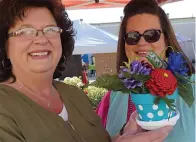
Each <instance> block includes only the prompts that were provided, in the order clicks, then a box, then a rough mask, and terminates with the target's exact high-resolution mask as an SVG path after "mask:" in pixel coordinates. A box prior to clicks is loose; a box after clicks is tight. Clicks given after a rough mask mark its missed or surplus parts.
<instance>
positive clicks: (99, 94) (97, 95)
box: [84, 86, 107, 109]
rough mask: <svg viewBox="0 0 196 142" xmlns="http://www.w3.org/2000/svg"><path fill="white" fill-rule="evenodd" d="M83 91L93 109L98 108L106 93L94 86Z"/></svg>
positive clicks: (104, 90)
mask: <svg viewBox="0 0 196 142" xmlns="http://www.w3.org/2000/svg"><path fill="white" fill-rule="evenodd" d="M84 91H85V92H86V93H87V96H88V98H89V100H90V102H91V105H92V106H93V108H94V109H95V108H96V107H97V106H98V104H99V103H100V101H101V99H102V98H103V96H104V94H105V93H106V92H107V90H106V89H104V88H98V87H95V86H88V87H87V88H85V89H84Z"/></svg>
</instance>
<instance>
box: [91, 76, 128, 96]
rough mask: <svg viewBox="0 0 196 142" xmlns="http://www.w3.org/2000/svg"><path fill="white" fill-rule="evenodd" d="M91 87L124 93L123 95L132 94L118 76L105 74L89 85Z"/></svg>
mask: <svg viewBox="0 0 196 142" xmlns="http://www.w3.org/2000/svg"><path fill="white" fill-rule="evenodd" d="M89 86H96V87H101V88H106V89H107V90H113V91H122V92H123V93H130V90H129V89H127V88H126V87H125V86H124V84H123V82H122V81H121V80H120V79H119V78H118V75H109V74H105V75H102V76H100V77H97V79H96V81H95V82H93V83H91V84H89Z"/></svg>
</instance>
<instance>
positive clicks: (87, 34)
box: [73, 20, 118, 55]
mask: <svg viewBox="0 0 196 142" xmlns="http://www.w3.org/2000/svg"><path fill="white" fill-rule="evenodd" d="M73 27H74V29H75V31H76V37H75V48H74V52H73V54H74V55H78V54H95V53H115V52H116V51H117V40H118V38H117V36H115V35H112V34H110V33H108V32H106V31H104V30H102V29H99V28H96V27H94V26H91V25H89V24H87V23H84V22H83V21H80V20H76V21H74V22H73Z"/></svg>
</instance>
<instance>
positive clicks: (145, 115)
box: [131, 89, 178, 121]
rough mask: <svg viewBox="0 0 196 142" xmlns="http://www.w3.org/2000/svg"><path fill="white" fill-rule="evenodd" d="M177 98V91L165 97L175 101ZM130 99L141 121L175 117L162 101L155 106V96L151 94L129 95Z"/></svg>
mask: <svg viewBox="0 0 196 142" xmlns="http://www.w3.org/2000/svg"><path fill="white" fill-rule="evenodd" d="M177 96H178V89H176V90H175V92H174V93H173V94H172V95H167V98H168V99H174V100H176V99H177ZM131 98H132V102H133V103H134V104H135V107H136V109H137V112H138V115H139V119H140V120H141V121H160V120H163V119H168V118H169V117H170V118H171V117H173V116H175V115H176V113H175V112H174V111H171V110H170V109H169V107H168V106H167V104H166V103H165V101H163V100H160V102H159V104H157V105H155V104H154V100H155V98H156V96H153V95H152V94H131Z"/></svg>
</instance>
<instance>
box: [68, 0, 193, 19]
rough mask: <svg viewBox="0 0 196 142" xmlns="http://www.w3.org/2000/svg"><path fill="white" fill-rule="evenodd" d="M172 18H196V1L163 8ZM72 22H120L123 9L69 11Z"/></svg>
mask: <svg viewBox="0 0 196 142" xmlns="http://www.w3.org/2000/svg"><path fill="white" fill-rule="evenodd" d="M162 8H163V9H164V10H165V12H166V13H169V15H170V16H169V17H170V18H184V17H192V16H193V17H196V0H184V1H179V2H174V3H169V4H165V5H163V6H162ZM67 12H68V14H69V17H70V18H71V20H77V19H83V20H84V22H86V23H110V22H119V21H120V17H121V16H123V8H102V9H87V10H86V9H85V10H84V9H83V10H67Z"/></svg>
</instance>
